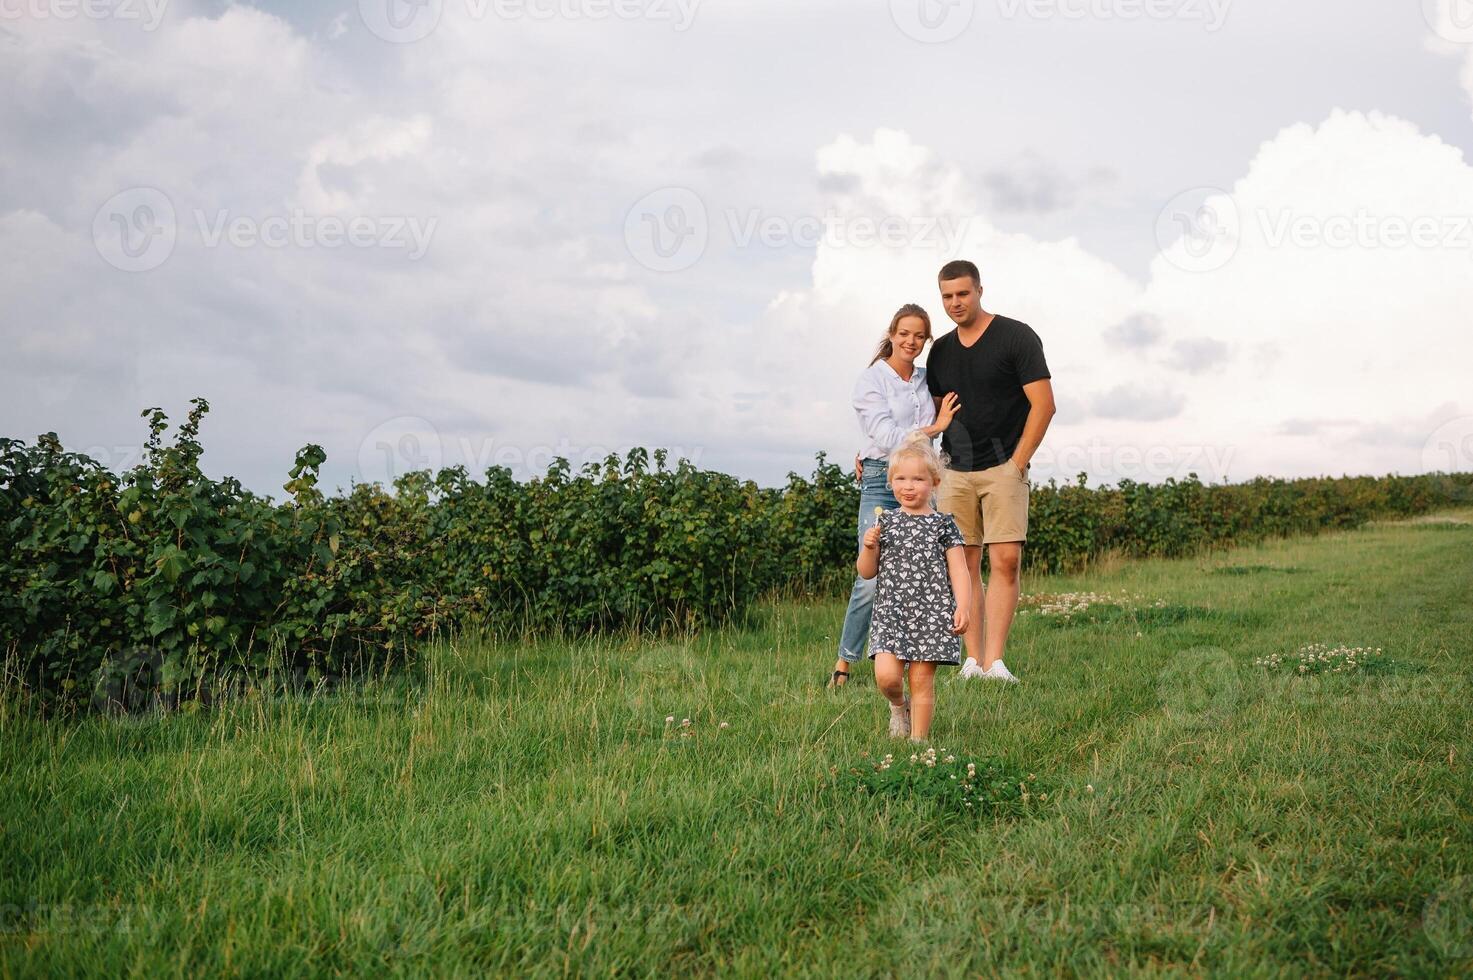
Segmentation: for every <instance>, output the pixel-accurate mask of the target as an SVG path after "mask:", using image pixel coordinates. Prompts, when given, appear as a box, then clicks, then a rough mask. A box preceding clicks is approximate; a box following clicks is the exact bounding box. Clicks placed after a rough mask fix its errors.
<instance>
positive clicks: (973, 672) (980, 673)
mask: <svg viewBox="0 0 1473 980" xmlns="http://www.w3.org/2000/svg"><path fill="white" fill-rule="evenodd" d="M986 676H987V672H986V671H985V670H983V669H982V666H981V665H980V664H978V663H977V661H975V660H973V659H972V658H971V657H968V658H967V659H965V660H963V661H962V678H963V679H964V680H973V679H975V678H978V677H986Z"/></svg>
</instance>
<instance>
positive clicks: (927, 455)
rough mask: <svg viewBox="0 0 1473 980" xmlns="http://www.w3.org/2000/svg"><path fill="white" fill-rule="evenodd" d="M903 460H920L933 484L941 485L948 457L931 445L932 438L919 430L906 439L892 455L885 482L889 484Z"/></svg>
mask: <svg viewBox="0 0 1473 980" xmlns="http://www.w3.org/2000/svg"><path fill="white" fill-rule="evenodd" d="M902 459H918V460H920V461H921V465H922V466H924V467H925V468H926V472H927V473H930V474H931V482H932V483H935V484H940V483H941V474H942V473H943V472H944V471H945V470H946V462H947V460H946V455H945V454H944V453H942V452H940V451H939V450H938V449H937V448H936V447H935V446H934V445H932V444H931V437H930V436H928V435H926V434H925V433H924V432H922V431H920V430H919V429H917V430H916V431H914V432H912V433H910V434H909V435H908V436H906V437H905V441H904V442H902V443H901V444H900V448H899V449H896V450H895V451H894V452H892V453H891V454H890V465H889V466H888V467H887V468H886V470H885V482H887V483H888V482H889V481H890V478H891V476H893V475H894V473H895V464H896V463H898V462H900V461H901V460H902Z"/></svg>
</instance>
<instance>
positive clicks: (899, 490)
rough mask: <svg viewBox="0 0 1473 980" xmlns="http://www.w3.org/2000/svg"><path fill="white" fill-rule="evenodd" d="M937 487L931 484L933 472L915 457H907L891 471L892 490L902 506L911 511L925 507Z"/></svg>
mask: <svg viewBox="0 0 1473 980" xmlns="http://www.w3.org/2000/svg"><path fill="white" fill-rule="evenodd" d="M935 488H936V485H935V484H934V483H932V482H931V472H930V471H929V470H927V469H926V464H925V463H922V462H921V461H920V460H918V459H916V458H915V457H914V456H906V457H905V458H903V459H901V460H900V461H899V462H897V463H896V464H895V468H894V469H893V470H891V471H890V490H891V492H893V493H894V494H895V499H896V500H898V501H900V506H902V507H908V508H911V509H914V508H917V507H923V506H925V505H926V504H927V503H928V502H929V501H930V499H931V491H932V490H934V489H935Z"/></svg>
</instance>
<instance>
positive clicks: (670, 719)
mask: <svg viewBox="0 0 1473 980" xmlns="http://www.w3.org/2000/svg"><path fill="white" fill-rule="evenodd" d="M665 724H667V725H673V724H675V716H674V715H666V716H665Z"/></svg>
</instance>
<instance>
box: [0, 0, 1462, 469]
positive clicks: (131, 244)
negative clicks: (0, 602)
mask: <svg viewBox="0 0 1473 980" xmlns="http://www.w3.org/2000/svg"><path fill="white" fill-rule="evenodd" d="M0 83H3V86H4V91H5V92H6V98H5V99H3V100H0V340H3V351H4V353H3V356H0V434H4V435H10V436H17V437H21V438H25V439H27V440H30V439H33V438H34V437H35V436H36V434H37V433H40V432H45V431H51V430H54V431H56V432H57V433H58V434H59V435H60V436H61V437H62V440H63V441H64V443H66V444H67V445H68V446H69V447H71V448H74V449H77V450H81V451H87V452H90V453H91V454H92V455H94V456H96V457H97V458H99V459H101V460H103V461H104V462H107V463H109V464H110V465H112V466H114V467H125V466H128V465H131V464H132V462H134V461H136V456H137V452H138V450H137V448H136V447H137V446H138V445H139V444H140V443H141V442H142V440H143V437H144V435H145V428H144V424H143V422H142V420H141V419H140V418H139V417H138V416H139V412H140V411H141V410H142V409H144V408H146V407H148V406H153V405H159V406H162V407H164V408H165V410H166V411H168V412H169V413H170V415H171V416H173V417H175V418H179V417H182V416H183V414H184V413H185V411H187V408H188V399H189V398H190V397H192V396H196V395H199V396H203V397H205V398H207V399H208V400H209V402H210V404H211V406H212V411H211V414H210V416H209V417H208V419H207V420H206V423H205V430H204V443H205V447H206V454H205V464H206V469H207V470H209V471H210V472H211V473H213V474H215V475H224V474H231V475H235V476H237V477H239V478H241V479H242V481H244V482H245V483H246V485H248V486H250V487H252V488H253V489H256V490H258V491H261V492H266V493H272V494H274V495H277V496H280V485H281V483H282V482H283V481H284V480H285V478H286V471H287V469H288V468H289V467H290V465H291V461H292V457H293V454H294V453H295V451H296V449H297V448H298V447H300V446H302V445H304V444H306V443H309V442H315V443H319V444H321V445H323V446H324V447H325V448H326V449H327V451H328V455H329V460H328V463H327V465H326V467H325V468H324V472H325V476H326V482H327V483H328V485H329V486H330V487H332V486H338V487H346V486H347V485H348V484H349V483H350V481H353V480H374V479H380V480H382V479H385V478H386V477H388V476H391V475H393V474H394V473H398V472H403V471H404V470H405V469H408V468H413V467H415V466H423V465H431V466H436V465H450V464H455V463H463V464H465V465H467V466H469V467H470V469H471V470H472V471H473V472H475V473H479V472H481V471H483V470H484V469H485V468H486V467H487V466H490V465H494V464H499V465H507V466H510V467H511V468H512V469H513V470H514V471H516V472H517V473H518V475H519V476H526V475H528V474H529V473H535V472H539V471H541V470H542V469H544V468H545V467H546V465H547V462H548V460H549V459H550V458H551V456H552V455H553V454H560V455H564V456H568V457H570V458H571V459H572V460H573V461H574V463H575V464H576V463H580V462H582V461H583V460H585V459H588V458H597V457H601V456H602V455H604V454H605V453H607V452H609V451H613V450H622V449H625V448H627V447H629V446H631V445H644V446H649V447H656V446H665V447H669V448H671V449H672V451H673V452H676V453H679V454H682V455H685V456H687V457H690V458H692V459H694V460H695V461H696V462H697V463H698V464H699V465H701V466H703V467H707V468H712V469H720V470H724V471H727V472H731V473H735V474H738V475H740V476H744V477H750V478H753V479H756V480H758V481H760V482H762V483H765V484H777V483H780V482H782V480H783V478H784V476H785V474H786V473H787V472H788V471H790V470H796V471H798V472H801V473H805V474H806V473H808V472H810V471H811V469H812V465H813V456H814V454H815V453H816V452H819V451H824V452H827V453H828V454H829V456H830V458H837V459H840V460H844V461H847V460H848V459H849V458H850V457H851V456H852V454H853V451H854V450H855V449H856V448H858V446H859V445H860V440H859V433H858V429H857V426H856V423H855V420H854V415H853V412H852V410H851V409H850V407H849V391H850V387H851V385H852V383H853V380H854V377H855V375H856V374H857V373H858V372H859V371H860V370H861V369H862V368H863V367H864V365H865V364H866V363H867V361H868V359H869V355H870V353H871V352H872V350H873V348H874V345H875V343H876V342H877V341H878V340H879V338H880V336H881V334H882V332H883V330H884V327H885V326H886V324H887V323H888V321H889V318H890V315H891V313H892V312H893V311H894V310H895V308H896V307H898V306H899V305H900V304H902V303H905V302H911V301H916V302H920V303H922V304H923V305H925V306H927V308H928V309H930V310H931V311H932V314H933V316H934V317H936V318H937V321H938V322H937V327H938V328H939V329H949V328H950V324H949V322H947V321H946V319H945V316H944V313H943V312H942V311H941V307H940V304H939V302H938V298H937V294H936V288H935V271H936V269H937V268H938V267H939V266H940V264H941V263H942V262H943V261H946V260H948V259H951V258H954V257H958V256H961V257H967V258H971V259H973V260H974V261H976V262H977V263H978V265H979V266H981V268H982V271H983V279H984V283H983V284H984V289H985V295H984V304H983V305H984V307H986V308H987V309H989V310H994V311H997V312H1002V313H1006V314H1008V315H1010V316H1013V317H1016V318H1018V319H1021V320H1024V321H1026V322H1028V323H1030V324H1031V325H1032V326H1033V327H1034V329H1035V330H1037V332H1038V333H1039V334H1040V336H1041V337H1042V338H1043V342H1044V346H1045V350H1046V352H1047V355H1048V358H1049V362H1050V366H1051V368H1052V370H1053V375H1054V388H1055V392H1056V394H1057V397H1058V400H1059V406H1060V411H1059V414H1058V416H1057V417H1056V419H1055V421H1054V424H1053V427H1052V428H1051V430H1050V432H1049V435H1048V438H1047V440H1046V443H1045V445H1044V448H1043V450H1042V451H1041V452H1040V454H1039V456H1038V457H1037V459H1036V461H1035V470H1036V471H1038V473H1039V475H1040V476H1043V477H1048V476H1050V475H1058V476H1062V477H1067V476H1072V475H1073V474H1075V473H1078V472H1081V471H1084V472H1087V473H1089V474H1090V476H1091V477H1092V479H1093V480H1096V481H1113V480H1116V479H1120V478H1122V477H1129V478H1132V479H1148V480H1159V479H1162V478H1165V477H1167V476H1171V475H1178V476H1179V475H1182V474H1185V473H1186V472H1188V471H1195V472H1197V473H1199V474H1200V475H1201V476H1202V477H1203V478H1204V479H1209V480H1221V479H1230V480H1241V479H1246V478H1249V477H1252V476H1254V475H1257V474H1275V475H1285V476H1297V475H1310V474H1322V473H1328V474H1337V475H1338V474H1341V473H1375V474H1381V473H1386V472H1402V473H1413V472H1422V471H1425V470H1429V469H1449V468H1457V469H1473V383H1470V365H1473V330H1470V329H1469V326H1470V323H1469V320H1470V313H1469V311H1470V310H1473V168H1470V165H1469V163H1468V162H1467V159H1466V157H1467V155H1468V152H1469V150H1470V149H1473V0H1426V2H1425V3H1421V4H1420V5H1419V3H1418V2H1417V0H1405V2H1398V3H1387V2H1385V0H1349V2H1347V0H1295V2H1294V3H1283V2H1282V0H804V2H802V3H797V2H793V0H783V2H777V0H414V2H411V0H361V2H358V0H333V2H327V0H293V2H288V0H258V2H254V3H252V2H238V3H229V2H221V0H0Z"/></svg>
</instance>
